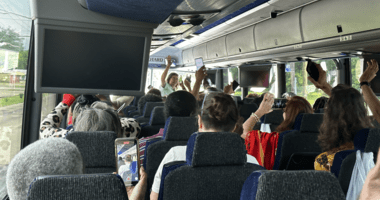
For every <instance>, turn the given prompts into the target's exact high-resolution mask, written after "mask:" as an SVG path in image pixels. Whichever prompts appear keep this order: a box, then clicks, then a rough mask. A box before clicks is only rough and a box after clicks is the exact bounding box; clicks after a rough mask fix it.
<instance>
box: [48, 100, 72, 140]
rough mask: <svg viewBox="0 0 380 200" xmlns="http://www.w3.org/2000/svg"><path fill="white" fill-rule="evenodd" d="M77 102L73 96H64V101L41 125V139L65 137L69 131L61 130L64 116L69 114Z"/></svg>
mask: <svg viewBox="0 0 380 200" xmlns="http://www.w3.org/2000/svg"><path fill="white" fill-rule="evenodd" d="M74 101H75V96H73V95H71V94H64V95H63V100H62V102H61V103H59V104H58V105H57V106H56V107H55V108H54V109H53V110H52V111H51V113H50V114H48V116H46V118H45V119H44V120H42V122H41V125H40V138H48V137H65V136H66V134H67V132H68V130H65V129H62V128H59V127H60V126H61V121H62V119H63V116H64V115H65V114H66V113H67V109H68V108H69V107H70V106H71V104H73V103H74Z"/></svg>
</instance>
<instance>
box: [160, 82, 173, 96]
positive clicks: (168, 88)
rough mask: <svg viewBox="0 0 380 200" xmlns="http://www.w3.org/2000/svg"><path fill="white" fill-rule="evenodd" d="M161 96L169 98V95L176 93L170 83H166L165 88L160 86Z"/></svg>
mask: <svg viewBox="0 0 380 200" xmlns="http://www.w3.org/2000/svg"><path fill="white" fill-rule="evenodd" d="M160 91H161V96H169V94H171V93H173V92H175V91H174V89H173V87H172V86H171V85H169V83H165V87H162V86H161V85H160Z"/></svg>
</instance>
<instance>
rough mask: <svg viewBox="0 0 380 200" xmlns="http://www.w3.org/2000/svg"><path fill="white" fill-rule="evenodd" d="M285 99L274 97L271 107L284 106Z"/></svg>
mask: <svg viewBox="0 0 380 200" xmlns="http://www.w3.org/2000/svg"><path fill="white" fill-rule="evenodd" d="M287 102H288V100H287V99H274V102H273V106H272V108H285V106H286V103H287Z"/></svg>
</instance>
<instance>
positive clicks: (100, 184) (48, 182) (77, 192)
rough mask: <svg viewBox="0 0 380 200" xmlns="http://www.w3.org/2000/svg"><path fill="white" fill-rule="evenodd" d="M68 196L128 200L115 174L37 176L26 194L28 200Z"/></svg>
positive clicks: (72, 197)
mask: <svg viewBox="0 0 380 200" xmlns="http://www.w3.org/2000/svg"><path fill="white" fill-rule="evenodd" d="M99 191H101V196H99V194H100V193H99ZM68 196H70V197H71V198H70V199H103V198H104V197H107V199H128V195H127V192H126V190H125V185H124V183H123V180H122V179H121V177H120V176H119V175H115V174H82V175H55V176H39V177H37V178H36V179H35V180H34V181H33V182H32V183H31V184H30V187H29V192H28V199H30V200H37V199H55V198H52V197H68ZM102 197H103V198H102Z"/></svg>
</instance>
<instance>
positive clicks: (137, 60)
mask: <svg viewBox="0 0 380 200" xmlns="http://www.w3.org/2000/svg"><path fill="white" fill-rule="evenodd" d="M145 39H146V37H145V36H130V35H128V36H126V35H121V34H105V33H91V32H79V31H67V30H53V29H45V35H44V41H43V64H42V67H41V66H39V67H40V70H42V72H40V73H42V74H41V77H40V78H41V79H42V80H41V88H76V89H82V91H83V92H82V93H86V92H85V91H86V89H95V90H103V91H104V90H113V91H116V90H120V91H127V90H128V91H140V90H141V83H142V77H143V76H142V73H145V72H144V71H143V62H144V48H145V46H146V45H145Z"/></svg>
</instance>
